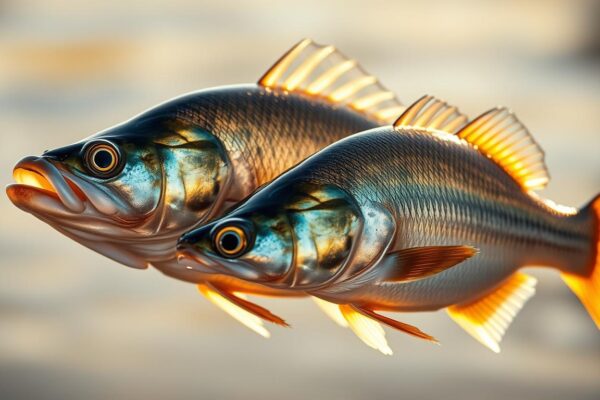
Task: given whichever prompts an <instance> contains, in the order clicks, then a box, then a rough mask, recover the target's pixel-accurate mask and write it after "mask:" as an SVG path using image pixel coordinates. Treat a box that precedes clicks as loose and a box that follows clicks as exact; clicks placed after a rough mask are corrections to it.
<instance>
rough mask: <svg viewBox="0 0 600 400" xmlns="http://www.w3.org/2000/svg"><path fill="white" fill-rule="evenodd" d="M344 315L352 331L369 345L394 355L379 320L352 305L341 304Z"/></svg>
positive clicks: (386, 353)
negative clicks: (365, 314)
mask: <svg viewBox="0 0 600 400" xmlns="http://www.w3.org/2000/svg"><path fill="white" fill-rule="evenodd" d="M339 307H340V311H341V312H342V315H343V316H344V318H345V319H346V321H348V325H349V326H350V329H352V332H354V333H355V334H356V336H358V338H359V339H360V340H362V341H363V342H364V343H365V344H366V345H367V346H369V347H371V348H373V349H375V350H379V351H380V352H381V353H383V354H385V355H392V354H394V353H393V352H392V349H391V348H390V346H388V343H387V340H386V339H385V331H384V330H383V327H382V326H381V324H379V322H377V321H374V320H373V319H371V318H369V317H366V316H364V315H363V314H361V313H359V312H358V311H356V310H355V309H354V308H353V307H352V306H350V305H346V304H343V305H340V306H339Z"/></svg>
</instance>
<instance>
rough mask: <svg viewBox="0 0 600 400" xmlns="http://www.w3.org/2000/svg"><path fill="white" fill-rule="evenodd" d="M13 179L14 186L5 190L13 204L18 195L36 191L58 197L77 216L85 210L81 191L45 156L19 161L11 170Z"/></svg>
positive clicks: (29, 157) (30, 157)
mask: <svg viewBox="0 0 600 400" xmlns="http://www.w3.org/2000/svg"><path fill="white" fill-rule="evenodd" d="M13 178H14V179H15V181H16V185H9V187H8V188H7V192H8V195H9V197H10V198H11V200H12V201H13V202H17V201H19V199H20V197H19V194H21V195H22V194H23V193H25V192H32V191H37V192H43V193H45V194H50V195H52V196H56V197H58V198H59V199H60V201H61V202H62V204H63V205H64V206H65V207H66V208H67V209H68V210H69V211H71V212H73V213H78V214H79V213H81V212H83V211H84V210H85V204H84V200H85V196H84V195H83V193H82V191H81V190H79V188H78V187H77V185H76V184H75V183H74V182H72V181H71V180H69V179H67V178H65V176H64V175H63V173H62V172H61V171H60V170H59V169H58V168H57V167H56V166H55V165H54V164H53V163H52V162H50V161H48V158H47V157H45V156H42V157H36V156H28V157H25V158H23V159H22V160H20V161H19V162H18V163H17V164H16V165H15V167H14V168H13ZM30 197H31V196H29V198H30Z"/></svg>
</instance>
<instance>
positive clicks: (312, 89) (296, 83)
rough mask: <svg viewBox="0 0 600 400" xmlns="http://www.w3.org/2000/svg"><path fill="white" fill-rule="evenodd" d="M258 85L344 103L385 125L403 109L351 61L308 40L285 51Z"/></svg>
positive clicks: (391, 95)
mask: <svg viewBox="0 0 600 400" xmlns="http://www.w3.org/2000/svg"><path fill="white" fill-rule="evenodd" d="M258 84H259V85H261V86H264V87H267V88H272V89H281V90H285V91H289V92H294V93H299V94H303V95H308V96H311V97H317V98H319V99H321V100H324V101H326V102H328V103H330V104H336V105H345V106H348V107H350V108H352V109H354V110H356V111H358V112H361V113H363V114H365V115H367V116H368V117H369V118H373V119H376V120H377V121H379V122H381V123H385V124H390V123H392V122H393V121H394V119H395V118H396V117H397V116H398V115H399V114H400V113H402V111H403V110H404V108H405V107H404V106H402V104H401V103H400V101H398V99H397V98H396V96H395V95H394V93H392V92H390V91H389V90H387V89H386V88H385V87H383V85H381V83H379V81H378V80H377V79H376V78H375V77H374V76H371V75H369V74H368V73H366V72H365V71H364V70H363V69H362V68H361V67H360V66H359V65H358V63H357V62H356V61H355V60H351V59H349V58H348V57H346V56H344V55H343V54H342V53H340V52H339V51H337V50H336V49H335V47H333V46H323V45H319V44H317V43H315V42H313V41H312V40H310V39H304V40H302V41H301V42H300V43H298V44H297V45H295V46H294V47H292V48H291V49H290V50H289V51H288V52H287V53H285V54H284V55H283V57H281V58H280V59H279V60H278V61H277V62H276V63H275V64H274V65H273V66H272V67H271V68H269V70H268V71H267V72H266V73H265V74H264V75H263V76H262V77H261V78H260V79H259V81H258Z"/></svg>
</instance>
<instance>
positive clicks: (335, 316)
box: [312, 297, 348, 328]
mask: <svg viewBox="0 0 600 400" xmlns="http://www.w3.org/2000/svg"><path fill="white" fill-rule="evenodd" d="M312 299H313V300H314V302H315V303H317V305H318V306H319V308H320V309H321V310H322V311H323V312H324V313H325V314H327V316H328V317H329V318H331V319H332V320H333V321H334V322H335V323H336V324H338V325H339V326H341V327H342V328H347V327H348V321H346V318H344V315H343V314H342V312H341V311H340V307H339V306H338V305H337V304H335V303H330V302H328V301H325V300H322V299H320V298H318V297H313V298H312Z"/></svg>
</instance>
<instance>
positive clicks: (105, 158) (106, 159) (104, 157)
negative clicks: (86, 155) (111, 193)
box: [94, 150, 113, 169]
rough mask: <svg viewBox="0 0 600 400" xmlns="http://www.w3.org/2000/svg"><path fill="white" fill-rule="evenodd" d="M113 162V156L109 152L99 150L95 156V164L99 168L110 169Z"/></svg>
mask: <svg viewBox="0 0 600 400" xmlns="http://www.w3.org/2000/svg"><path fill="white" fill-rule="evenodd" d="M112 162H113V155H112V153H111V152H110V151H108V150H98V151H97V152H96V154H94V164H96V166H97V167H98V168H101V169H104V168H108V167H110V165H111V164H112Z"/></svg>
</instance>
